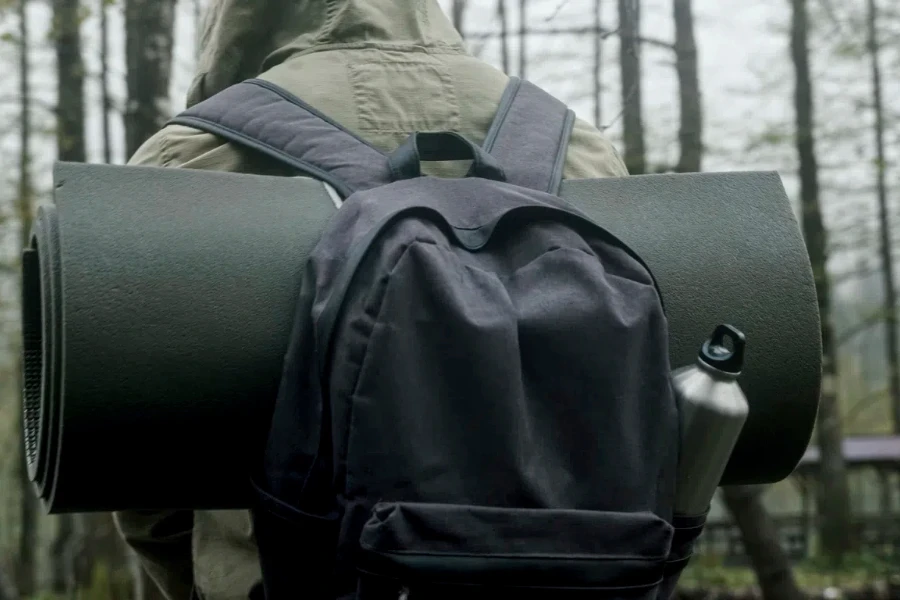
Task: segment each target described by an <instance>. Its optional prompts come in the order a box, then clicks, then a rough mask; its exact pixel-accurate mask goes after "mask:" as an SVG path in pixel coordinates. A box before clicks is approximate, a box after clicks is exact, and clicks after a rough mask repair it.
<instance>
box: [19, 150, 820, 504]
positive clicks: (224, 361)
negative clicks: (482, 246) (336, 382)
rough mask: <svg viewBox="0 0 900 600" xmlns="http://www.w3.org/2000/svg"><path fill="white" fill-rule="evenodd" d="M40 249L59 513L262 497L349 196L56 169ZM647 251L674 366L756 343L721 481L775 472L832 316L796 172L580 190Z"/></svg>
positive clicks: (41, 373)
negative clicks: (310, 278)
mask: <svg viewBox="0 0 900 600" xmlns="http://www.w3.org/2000/svg"><path fill="white" fill-rule="evenodd" d="M54 178H55V192H54V202H53V204H48V205H46V206H43V207H41V209H40V210H39V214H38V217H37V220H36V223H35V226H34V230H33V233H32V236H31V243H30V245H29V247H28V248H27V249H26V250H25V251H24V253H23V263H22V264H23V279H24V283H23V309H22V310H23V312H22V316H23V343H24V375H25V386H24V393H23V407H24V417H25V419H24V420H25V435H24V436H23V437H24V440H25V446H26V448H25V450H26V457H27V465H28V472H29V476H30V478H31V480H32V481H33V482H34V486H35V489H36V491H37V494H38V495H39V497H40V498H41V499H42V500H43V501H44V505H45V507H46V509H47V510H48V511H49V512H53V513H59V512H71V511H84V512H89V511H108V510H124V509H229V508H242V507H246V506H248V505H249V489H248V488H249V486H248V473H249V465H250V464H251V462H252V461H254V460H257V459H258V458H259V453H260V449H261V442H262V435H263V434H264V432H265V428H266V425H267V423H266V420H267V418H268V417H269V414H270V409H271V406H272V403H273V400H274V398H275V396H276V393H277V389H278V384H279V379H280V376H281V371H282V366H283V357H284V352H285V349H286V346H287V343H288V339H289V336H290V331H291V326H292V321H293V314H294V309H295V302H296V299H297V296H298V293H299V282H300V276H301V272H302V270H303V267H304V264H305V261H306V257H307V256H308V255H309V253H310V251H311V250H312V248H313V247H314V246H315V244H316V242H317V241H318V238H319V236H320V235H321V232H322V231H323V229H324V227H325V225H326V223H327V222H328V221H329V219H330V218H331V216H332V215H333V214H334V212H335V210H336V208H335V206H334V204H333V202H332V200H331V198H330V196H329V195H328V194H327V192H326V190H325V188H324V186H323V185H322V184H321V183H319V182H317V181H314V180H311V179H306V178H284V177H264V176H256V175H238V174H230V173H216V172H208V171H199V170H188V169H161V168H149V167H126V166H108V165H87V164H71V163H58V164H57V165H56V167H55V171H54ZM561 196H562V197H564V198H566V199H568V200H569V201H571V202H572V203H573V204H574V205H576V206H577V207H579V208H580V209H581V210H583V211H585V212H586V213H587V214H589V215H590V216H591V217H592V218H593V219H594V220H595V221H597V222H598V223H599V224H601V225H602V226H604V227H605V228H607V229H608V230H609V231H611V232H612V233H614V234H615V235H617V236H619V237H620V238H621V239H622V240H623V241H625V242H626V243H627V244H629V245H630V246H631V247H632V248H633V249H635V250H636V251H637V252H638V253H639V254H640V255H641V256H642V257H643V258H644V260H645V261H646V262H647V263H648V265H649V266H650V268H651V269H652V271H653V273H654V276H655V277H656V279H657V281H658V283H659V286H660V289H661V291H662V295H663V301H664V303H665V307H666V311H667V316H668V319H669V326H670V354H671V359H672V365H673V367H677V366H680V365H683V364H686V363H688V362H690V361H693V360H694V358H695V356H696V353H697V350H698V348H699V346H700V344H701V343H702V342H703V341H704V340H705V339H706V337H707V336H708V335H709V334H710V333H711V332H712V330H713V329H714V327H715V326H716V325H718V324H719V323H731V324H733V325H735V326H736V327H738V328H739V329H741V330H743V331H744V333H745V334H746V336H747V355H746V362H745V369H744V372H743V374H742V375H741V379H740V383H741V385H742V387H743V389H744V391H745V392H746V394H747V397H748V400H749V401H750V407H751V408H750V415H749V419H748V422H747V424H746V425H745V427H744V430H743V432H742V434H741V437H740V440H739V442H738V444H737V447H736V449H735V452H734V454H733V455H732V459H731V461H730V462H729V465H728V469H727V471H726V473H725V476H724V477H723V480H722V483H723V484H731V483H769V482H774V481H778V480H780V479H783V478H784V477H786V476H787V475H788V474H790V472H791V471H792V470H793V469H794V467H795V466H796V464H797V463H798V462H799V460H800V458H801V456H802V455H803V452H804V450H805V449H806V446H807V444H808V443H809V439H810V435H811V432H812V428H813V423H814V421H815V415H816V410H817V407H818V395H819V385H820V367H821V343H820V328H819V314H818V308H817V303H816V294H815V288H814V285H813V279H812V272H811V269H810V265H809V260H808V256H807V254H806V250H805V247H804V245H803V241H802V238H801V234H800V231H799V228H798V226H797V222H796V220H795V218H794V215H793V213H792V212H791V209H790V204H789V201H788V199H787V196H786V194H785V192H784V189H783V187H782V184H781V181H780V179H779V178H778V176H777V174H775V173H769V172H743V173H705V174H678V175H648V176H635V177H627V178H616V179H596V180H573V181H566V182H564V183H563V187H562V190H561Z"/></svg>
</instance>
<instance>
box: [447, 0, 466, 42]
mask: <svg viewBox="0 0 900 600" xmlns="http://www.w3.org/2000/svg"><path fill="white" fill-rule="evenodd" d="M466 3H467V0H453V5H452V6H451V8H450V16H451V18H452V19H453V26H454V27H456V31H458V32H459V35H460V36H461V37H462V38H463V39H465V38H466V33H465V27H464V26H463V22H464V20H465V15H466Z"/></svg>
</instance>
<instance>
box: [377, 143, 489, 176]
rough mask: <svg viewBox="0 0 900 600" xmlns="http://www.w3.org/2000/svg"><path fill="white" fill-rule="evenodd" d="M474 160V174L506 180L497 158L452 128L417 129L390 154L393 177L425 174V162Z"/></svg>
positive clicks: (472, 169)
mask: <svg viewBox="0 0 900 600" xmlns="http://www.w3.org/2000/svg"><path fill="white" fill-rule="evenodd" d="M466 159H472V168H471V169H470V170H469V173H470V175H471V176H474V177H481V178H484V179H493V180H494V181H506V174H505V173H504V172H503V168H502V167H501V166H500V165H499V163H497V160H496V159H495V158H493V157H492V156H491V155H490V154H488V153H487V152H485V151H484V150H482V149H481V148H480V147H478V146H477V145H476V144H474V143H472V142H471V141H469V140H467V139H466V138H465V137H463V136H461V135H460V134H458V133H453V132H450V131H441V132H421V131H417V132H415V133H413V134H412V135H410V136H409V137H408V138H406V141H405V142H403V143H402V144H401V145H400V147H399V148H397V149H396V150H394V151H393V152H392V153H391V154H390V155H389V156H388V164H389V166H390V170H391V180H392V181H399V180H401V179H413V178H415V177H421V176H422V162H424V161H438V160H466Z"/></svg>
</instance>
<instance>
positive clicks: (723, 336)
mask: <svg viewBox="0 0 900 600" xmlns="http://www.w3.org/2000/svg"><path fill="white" fill-rule="evenodd" d="M729 341H730V342H731V344H730V347H729V346H728V345H727V342H729ZM745 343H746V341H745V339H744V334H743V333H741V332H740V331H738V330H737V329H736V328H734V327H732V326H731V325H719V326H718V327H716V329H715V331H714V332H713V334H712V336H711V337H710V338H709V339H708V340H707V341H706V342H704V343H703V346H702V347H701V348H700V352H699V354H698V356H697V361H696V362H695V363H694V364H692V365H688V366H685V367H681V368H680V369H677V370H675V371H674V372H673V373H672V381H673V385H674V388H675V394H676V398H677V400H676V401H677V402H678V405H679V409H680V412H681V419H680V421H681V432H680V440H681V448H680V451H679V457H678V479H677V482H676V494H675V513H676V514H679V515H690V516H693V515H700V514H703V513H704V512H706V510H707V509H708V507H709V503H710V502H711V501H712V498H713V494H715V492H716V487H718V485H719V481H720V480H721V478H722V473H723V472H724V471H725V466H726V465H727V464H728V459H729V458H730V457H731V452H732V451H733V450H734V446H735V444H736V443H737V440H738V436H739V435H740V433H741V429H742V428H743V427H744V422H745V421H746V420H747V413H748V412H749V405H748V404H747V398H746V397H745V396H744V393H743V392H742V391H741V387H740V386H739V385H738V383H737V378H738V376H739V375H740V373H741V369H742V368H743V363H744V346H745Z"/></svg>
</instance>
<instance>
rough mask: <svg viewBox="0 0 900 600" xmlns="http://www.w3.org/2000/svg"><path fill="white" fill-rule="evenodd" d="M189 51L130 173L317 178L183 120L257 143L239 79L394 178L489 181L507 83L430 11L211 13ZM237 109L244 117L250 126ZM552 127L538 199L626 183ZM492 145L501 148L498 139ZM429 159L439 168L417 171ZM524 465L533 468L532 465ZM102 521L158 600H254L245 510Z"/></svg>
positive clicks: (284, 8) (399, 6)
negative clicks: (555, 191)
mask: <svg viewBox="0 0 900 600" xmlns="http://www.w3.org/2000/svg"><path fill="white" fill-rule="evenodd" d="M201 44H202V52H201V56H200V61H199V73H198V74H197V76H196V77H195V79H194V80H193V83H192V85H191V87H190V91H189V93H188V102H187V104H188V111H187V112H186V113H185V114H184V115H182V117H181V118H179V119H176V120H175V121H174V122H172V123H170V124H167V125H166V126H165V127H163V128H162V129H161V130H160V131H159V132H158V133H157V134H156V135H154V136H153V137H152V138H151V139H149V140H147V141H146V142H145V143H144V144H143V145H142V146H141V148H140V149H139V150H138V151H137V152H136V153H135V155H134V156H133V157H132V158H131V160H130V163H129V164H131V165H137V166H140V165H144V166H157V167H159V166H161V167H176V168H195V169H209V170H218V171H230V172H236V173H254V174H264V175H280V176H314V177H316V173H317V171H315V170H310V169H306V170H304V169H303V168H298V167H297V165H296V164H291V161H290V160H284V159H283V158H284V157H280V156H279V154H278V152H282V153H284V152H283V151H282V150H279V151H271V149H270V150H269V151H267V150H266V149H264V148H263V149H262V151H260V150H261V149H260V148H253V147H252V145H247V144H245V143H241V140H238V139H236V138H233V137H232V138H229V135H228V131H226V130H224V129H222V130H217V129H216V127H215V126H212V125H210V124H209V123H210V122H211V120H210V118H208V116H209V114H211V113H209V110H207V114H204V113H203V111H202V110H195V109H197V108H198V107H202V106H207V107H211V106H212V105H210V104H205V103H208V102H212V101H214V100H211V99H216V98H220V99H221V100H222V102H221V103H220V104H219V105H218V106H217V110H218V111H219V112H218V113H217V115H218V116H217V117H216V118H217V119H219V120H220V121H221V122H223V123H225V125H226V126H227V127H231V126H230V125H228V123H227V122H225V121H224V115H226V114H231V115H232V116H235V117H236V118H238V120H240V119H241V118H244V121H243V122H244V124H245V125H247V123H251V125H252V126H253V127H255V129H253V131H257V132H262V131H265V125H266V123H267V122H269V121H268V119H270V118H271V119H272V121H271V122H272V123H276V124H277V122H278V121H277V119H278V118H279V117H278V116H277V115H276V114H275V113H274V112H272V113H269V112H267V110H266V108H265V107H266V106H267V104H266V101H265V98H263V97H262V96H259V97H260V98H263V100H264V101H263V102H261V103H259V104H258V105H256V106H250V105H248V107H242V106H241V105H240V103H239V101H241V97H238V96H240V94H238V96H235V97H231V96H228V95H227V94H226V92H228V91H229V90H232V89H235V90H236V92H235V93H237V92H238V90H237V88H234V86H235V85H236V84H239V83H240V82H243V81H246V80H249V79H252V80H253V81H254V83H253V84H252V85H253V86H255V87H254V88H253V89H254V90H256V91H258V92H259V91H260V90H261V93H266V94H269V95H270V97H271V98H275V99H277V98H276V96H278V95H279V94H281V95H282V96H284V94H282V92H285V93H286V94H288V95H290V96H291V97H296V98H299V99H300V100H301V101H302V102H303V103H304V106H307V107H309V108H310V109H311V110H312V111H313V112H314V113H315V114H318V115H320V116H321V117H323V118H324V119H326V120H327V122H330V123H333V124H336V127H338V128H340V129H345V130H346V131H347V132H348V133H349V134H351V135H352V136H354V137H356V138H359V141H360V142H362V143H365V144H368V145H369V146H371V148H372V149H374V150H375V151H377V152H379V153H383V154H384V155H388V154H390V153H396V152H398V149H403V148H405V149H406V158H408V159H410V160H408V161H406V162H404V163H403V164H402V165H400V167H401V170H404V169H405V170H406V171H408V170H409V169H410V168H411V169H412V170H414V171H416V172H421V173H422V174H424V175H433V176H436V177H445V178H450V177H455V178H460V177H464V176H465V175H466V173H467V169H470V167H469V165H468V164H466V163H465V162H462V161H461V160H459V159H467V158H474V159H475V160H474V163H476V164H475V165H474V166H473V167H472V168H474V169H475V170H476V171H478V175H479V176H484V175H491V174H494V175H496V176H498V177H500V175H501V173H500V171H501V170H502V168H503V167H504V165H503V164H502V161H499V164H495V163H494V162H493V161H492V160H491V159H490V157H489V156H488V157H485V156H481V155H480V154H479V151H478V150H477V148H474V149H473V148H470V147H469V146H470V144H471V145H474V146H482V145H484V144H485V142H486V139H487V138H488V136H489V133H490V131H491V128H492V124H493V123H494V122H495V118H496V117H497V116H498V111H501V110H502V109H503V107H504V106H505V107H506V108H508V107H509V103H508V102H507V101H508V100H509V89H510V88H509V86H510V83H511V81H513V82H514V81H515V80H511V79H510V77H508V76H507V75H506V74H504V73H502V72H501V71H499V70H497V69H495V68H494V67H492V66H490V65H489V64H487V63H486V62H484V61H482V60H480V59H479V58H477V57H475V56H473V55H472V54H471V53H470V52H469V51H468V50H467V48H466V44H465V43H464V41H463V40H462V39H461V38H460V36H459V34H458V33H457V32H456V30H455V29H454V27H453V25H452V24H451V23H450V21H449V20H448V19H447V17H446V15H445V14H444V13H443V11H442V9H441V7H440V6H439V5H438V3H437V1H436V0H317V1H311V0H264V1H261V0H212V2H211V6H210V7H209V9H208V11H207V13H206V15H205V18H204V22H203V24H202V36H201ZM267 84H272V85H271V86H270V87H267ZM248 89H250V88H247V87H245V88H240V90H244V91H246V90H248ZM522 89H523V90H524V89H526V88H524V87H523V88H522ZM529 89H530V88H529ZM272 94H274V95H272ZM254 98H256V96H254ZM248 102H251V103H252V99H250V100H248ZM270 104H271V102H270ZM229 109H230V110H231V113H228V111H229ZM192 110H195V112H194V113H193V114H192V113H191V111H192ZM210 110H211V109H210ZM249 110H253V111H256V112H254V113H253V115H255V116H254V118H253V119H250V117H249V116H248V115H249V113H248V112H247V111H249ZM526 112H527V111H526ZM232 113H233V114H232ZM535 115H537V117H536V118H535V119H533V120H534V123H535V124H536V125H540V124H541V123H542V122H543V121H544V118H543V116H541V114H540V113H539V112H538V113H534V114H532V117H535ZM192 118H193V119H194V121H193V122H192V121H191V119H192ZM560 118H564V119H566V122H565V123H563V122H562V121H560V122H559V123H556V124H552V123H551V124H552V127H557V126H559V127H563V126H565V127H566V134H567V139H563V140H562V142H561V146H560V157H559V160H558V161H557V163H558V165H557V168H556V170H557V171H558V172H557V173H556V174H554V175H552V178H551V179H553V182H552V183H551V184H549V188H553V187H555V186H558V180H559V179H560V178H561V179H576V178H598V177H620V176H626V175H627V171H626V168H625V166H624V164H623V163H622V161H621V159H620V157H619V156H618V154H617V152H616V150H615V148H614V147H613V145H612V144H611V143H610V142H609V141H608V140H607V139H606V138H605V136H604V135H603V134H602V133H601V132H600V131H598V130H597V129H596V128H594V127H593V126H591V125H589V124H588V123H586V122H584V121H582V120H580V119H574V118H573V117H572V116H571V115H570V113H567V112H565V111H563V112H561V113H560ZM254 119H255V120H254ZM286 122H288V121H286ZM323 122H325V121H323ZM548 122H552V119H551V118H550V117H548ZM251 125H247V126H248V127H250V126H251ZM552 127H551V129H552ZM247 131H250V129H247ZM414 132H432V133H434V132H451V133H455V134H458V135H459V136H461V137H458V138H455V137H453V136H452V135H448V134H436V133H435V134H434V135H433V136H432V137H429V136H428V135H423V136H421V137H419V138H415V137H414V138H410V135H411V134H413V133H414ZM494 133H495V134H496V132H494ZM564 138H565V136H564ZM495 141H496V140H495ZM501 141H502V140H501ZM411 142H412V143H411ZM565 142H567V144H566V143H565ZM505 143H506V144H507V146H509V145H510V141H509V140H506V142H505ZM431 146H435V147H437V146H440V147H441V148H439V149H438V150H440V151H437V152H431V150H430V148H431ZM447 148H449V150H448V149H447ZM285 149H286V152H287V153H288V154H290V153H291V149H290V148H289V147H288V146H285ZM426 155H427V156H426ZM428 156H431V157H436V158H438V159H441V160H436V161H432V162H426V161H425V160H424V159H425V158H427V157H428ZM360 157H362V158H360ZM357 158H358V159H359V161H360V162H362V163H366V164H368V163H369V161H368V159H366V158H365V155H362V154H361V155H358V156H354V155H353V154H352V153H351V154H349V155H348V158H347V160H349V161H351V162H352V161H353V160H355V159H357ZM447 158H449V159H450V160H444V159H447ZM419 159H422V160H421V161H420V160H419ZM482 159H483V160H482ZM375 162H377V160H376V161H375ZM395 162H396V161H395ZM353 164H357V163H353ZM385 164H387V163H385ZM394 166H396V165H394ZM498 167H499V168H498ZM521 172H522V170H521V169H520V171H519V174H521ZM319 174H320V175H322V177H317V178H321V179H324V180H325V181H329V183H332V184H333V186H332V187H333V188H334V189H336V190H337V191H338V192H339V195H340V196H342V197H346V196H347V195H348V194H349V193H350V192H352V191H353V190H352V189H349V188H341V186H340V183H341V178H339V177H335V178H334V180H333V181H332V180H330V179H329V177H327V173H324V172H321V173H319ZM415 174H416V173H412V174H409V173H407V174H404V175H402V176H398V177H400V178H405V177H407V176H414V175H415ZM510 174H514V173H512V171H511V172H510ZM523 176H524V175H523ZM351 178H352V177H351ZM548 181H549V180H548ZM357 187H359V186H357ZM549 191H551V192H552V190H549ZM185 201H190V200H189V199H185ZM566 239H567V240H568V241H569V242H570V243H575V244H576V245H577V243H580V242H576V241H574V238H571V239H570V238H568V237H567V238H566ZM612 252H613V253H614V254H615V255H616V256H617V257H618V258H617V259H616V260H622V261H624V262H623V263H622V264H623V265H625V266H622V268H623V269H624V270H625V271H628V270H629V269H632V268H637V267H635V266H634V265H633V264H631V262H630V259H629V258H627V257H626V256H625V254H623V253H622V251H620V250H614V251H612ZM626 263H627V264H626ZM637 269H638V270H640V269H639V268H637ZM640 276H641V277H643V274H641V275H640ZM645 283H647V282H645ZM648 289H649V288H648ZM651 296H652V294H651ZM648 298H649V296H648ZM648 301H649V300H648ZM654 310H655V309H654ZM651 312H652V311H651ZM654 314H655V313H654ZM534 466H535V467H536V468H537V467H540V461H537V462H535V463H534ZM535 493H536V494H537V492H535ZM538 495H540V494H538ZM387 516H389V515H387V513H386V517H387ZM483 517H484V516H483V515H481V516H477V515H476V518H483ZM115 518H116V522H117V524H118V527H119V529H120V531H121V533H122V535H123V537H124V539H125V540H126V542H127V543H128V544H129V545H130V546H131V548H133V549H134V550H135V551H136V553H137V554H138V556H139V558H140V561H141V563H142V565H143V566H144V568H145V569H146V570H147V572H148V573H149V575H150V577H151V578H152V579H153V580H154V581H155V582H156V583H157V585H158V586H159V587H160V589H161V590H162V591H163V593H164V594H165V595H166V597H167V598H169V599H170V600H181V599H185V600H186V599H188V598H191V597H200V598H203V599H205V600H232V599H234V600H237V599H244V598H248V597H250V596H251V594H253V593H259V591H260V589H261V588H260V582H261V581H262V573H261V569H260V556H259V550H258V540H257V532H256V531H255V527H254V521H253V519H252V518H251V514H250V512H249V511H196V512H191V511H162V512H156V511H123V512H119V513H116V515H115ZM422 518H430V517H428V515H426V516H425V517H422ZM321 551H322V553H323V554H325V553H326V552H327V550H326V549H324V548H322V549H321Z"/></svg>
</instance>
